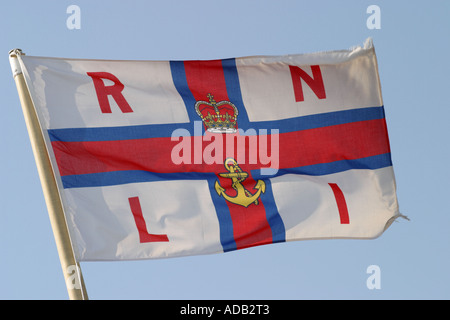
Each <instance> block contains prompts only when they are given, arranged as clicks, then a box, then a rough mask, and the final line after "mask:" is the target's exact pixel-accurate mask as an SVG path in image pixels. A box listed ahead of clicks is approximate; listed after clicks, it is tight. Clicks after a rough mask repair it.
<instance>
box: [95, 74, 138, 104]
mask: <svg viewBox="0 0 450 320" xmlns="http://www.w3.org/2000/svg"><path fill="white" fill-rule="evenodd" d="M87 75H88V76H90V77H91V78H92V81H94V87H95V92H96V93H97V99H98V103H99V105H100V110H101V111H102V113H111V106H110V104H109V100H108V96H112V97H113V98H114V100H115V101H116V103H117V105H118V106H119V108H120V110H122V112H124V113H125V112H133V110H132V109H131V107H130V105H129V104H128V102H127V100H125V97H124V96H123V94H122V90H123V88H125V86H124V85H123V84H122V82H120V80H119V79H117V77H116V76H115V75H113V74H111V73H108V72H87ZM103 79H107V80H110V81H112V82H114V84H113V85H112V86H105V83H104V82H103Z"/></svg>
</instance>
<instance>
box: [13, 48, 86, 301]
mask: <svg viewBox="0 0 450 320" xmlns="http://www.w3.org/2000/svg"><path fill="white" fill-rule="evenodd" d="M22 54H23V53H22V51H21V50H20V49H14V50H11V51H10V52H9V61H10V64H11V69H12V72H13V77H14V80H15V82H16V86H17V91H18V93H19V98H20V103H21V105H22V111H23V114H24V118H25V122H26V125H27V129H28V134H29V137H30V141H31V146H32V149H33V154H34V158H35V160H36V166H37V169H38V173H39V177H40V180H41V185H42V190H43V192H44V197H45V202H46V204H47V209H48V214H49V217H50V223H51V225H52V230H53V235H54V237H55V242H56V247H57V249H58V254H59V259H60V262H61V267H62V271H63V274H64V279H65V281H66V287H67V292H68V294H69V298H70V299H71V300H87V299H88V296H87V292H86V287H85V285H84V280H83V275H82V273H81V269H80V265H79V263H78V262H77V260H76V258H75V254H74V252H73V248H72V243H71V241H70V236H69V231H68V228H67V224H66V219H65V216H64V211H63V207H62V204H61V200H60V197H59V191H58V187H57V184H56V180H55V176H54V174H53V170H52V168H51V164H50V159H49V156H48V153H47V149H46V147H45V143H44V137H43V136H42V132H41V128H40V124H39V121H38V118H37V115H36V111H35V109H34V105H33V101H32V100H31V96H30V93H29V91H28V87H27V84H26V82H25V77H24V75H23V74H22V68H21V66H20V64H19V59H20V56H21V55H22Z"/></svg>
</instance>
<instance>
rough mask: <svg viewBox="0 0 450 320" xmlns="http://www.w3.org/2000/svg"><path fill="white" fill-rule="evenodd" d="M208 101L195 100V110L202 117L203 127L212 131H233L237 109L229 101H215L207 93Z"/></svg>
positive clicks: (234, 129) (235, 124) (234, 130)
mask: <svg viewBox="0 0 450 320" xmlns="http://www.w3.org/2000/svg"><path fill="white" fill-rule="evenodd" d="M207 97H208V98H209V102H206V101H197V103H196V104H195V111H197V114H198V115H199V116H200V118H202V121H203V123H204V124H205V128H206V130H207V131H209V132H213V133H235V132H236V131H237V130H236V126H237V121H236V120H237V115H238V109H237V108H236V106H235V105H234V104H232V103H231V102H229V101H219V102H216V101H215V100H214V97H213V96H212V94H210V93H208V95H207Z"/></svg>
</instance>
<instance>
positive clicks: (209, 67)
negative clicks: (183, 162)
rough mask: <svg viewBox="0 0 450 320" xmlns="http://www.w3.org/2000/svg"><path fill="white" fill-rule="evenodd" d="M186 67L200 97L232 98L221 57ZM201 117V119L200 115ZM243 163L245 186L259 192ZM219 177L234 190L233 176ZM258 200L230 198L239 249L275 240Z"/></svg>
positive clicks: (195, 92) (190, 87)
mask: <svg viewBox="0 0 450 320" xmlns="http://www.w3.org/2000/svg"><path fill="white" fill-rule="evenodd" d="M184 68H185V72H186V80H187V84H188V86H189V89H190V91H191V93H192V95H193V96H194V98H195V99H196V100H197V101H199V100H203V101H208V97H207V95H208V94H212V95H213V96H214V100H215V101H216V102H219V101H223V100H225V101H230V100H229V97H228V92H227V86H226V82H225V75H224V72H223V68H222V61H221V60H213V61H185V62H184ZM230 102H233V101H230ZM193 107H194V106H192V108H193ZM198 120H200V117H199V119H198ZM238 126H239V123H238ZM223 160H225V159H223ZM239 166H240V167H241V168H242V170H244V171H246V172H247V173H248V174H249V176H248V178H247V179H245V181H243V183H244V184H245V185H244V186H245V188H246V189H247V190H249V191H250V192H251V193H254V192H256V191H257V190H254V189H253V186H255V185H256V182H255V180H254V179H253V178H252V177H251V173H250V168H248V169H247V168H245V167H246V166H245V164H243V163H239ZM211 169H212V168H211ZM221 172H226V169H225V167H221V170H220V171H219V172H215V173H221ZM218 180H219V182H220V184H221V185H222V187H223V188H225V189H226V192H227V193H229V194H230V195H232V192H234V190H233V188H232V187H231V179H226V178H221V177H219V176H218ZM225 201H226V200H225ZM258 202H259V204H258V205H255V204H251V205H250V206H249V207H247V208H245V207H243V206H240V205H236V204H233V203H230V202H228V201H227V205H228V208H229V210H230V215H231V220H232V222H233V234H234V239H235V242H236V247H237V249H243V248H246V247H250V246H255V245H261V244H266V243H271V242H272V231H271V228H270V225H269V222H268V221H267V218H266V211H265V208H264V204H263V203H262V201H261V199H259V200H258Z"/></svg>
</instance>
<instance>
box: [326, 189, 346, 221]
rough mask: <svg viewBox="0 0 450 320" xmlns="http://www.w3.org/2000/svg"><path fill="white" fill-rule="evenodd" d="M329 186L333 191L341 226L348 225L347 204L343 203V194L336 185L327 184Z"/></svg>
mask: <svg viewBox="0 0 450 320" xmlns="http://www.w3.org/2000/svg"><path fill="white" fill-rule="evenodd" d="M329 185H330V187H331V190H333V193H334V197H335V198H336V203H337V207H338V211H339V217H340V218H341V224H349V223H350V218H349V216H348V209H347V202H346V201H345V197H344V193H343V192H342V190H341V188H339V186H338V185H337V184H336V183H329Z"/></svg>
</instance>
